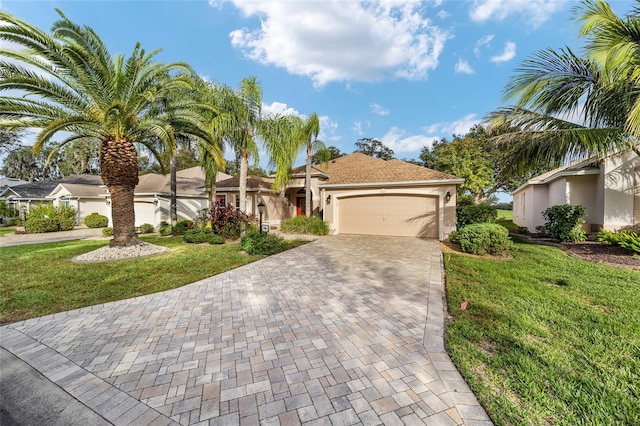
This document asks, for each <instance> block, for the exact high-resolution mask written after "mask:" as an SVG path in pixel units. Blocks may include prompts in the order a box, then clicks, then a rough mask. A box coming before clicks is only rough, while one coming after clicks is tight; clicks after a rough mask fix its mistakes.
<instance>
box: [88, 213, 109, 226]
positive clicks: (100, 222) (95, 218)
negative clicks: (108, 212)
mask: <svg viewBox="0 0 640 426" xmlns="http://www.w3.org/2000/svg"><path fill="white" fill-rule="evenodd" d="M84 224H85V225H87V227H88V228H104V227H106V226H107V225H108V224H109V218H108V217H106V216H103V215H101V214H98V213H91V214H90V215H89V216H87V217H85V218H84Z"/></svg>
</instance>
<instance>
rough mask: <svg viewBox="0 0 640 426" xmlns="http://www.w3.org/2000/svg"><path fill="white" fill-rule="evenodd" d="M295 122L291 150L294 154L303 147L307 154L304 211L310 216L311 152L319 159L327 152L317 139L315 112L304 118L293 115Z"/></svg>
mask: <svg viewBox="0 0 640 426" xmlns="http://www.w3.org/2000/svg"><path fill="white" fill-rule="evenodd" d="M296 119H297V120H296ZM293 120H295V121H296V122H297V123H296V133H295V135H296V136H295V138H294V139H293V143H294V144H295V145H294V147H293V152H295V153H296V154H297V153H298V152H299V151H300V150H301V149H304V150H305V151H306V154H307V158H306V163H305V172H304V190H305V197H304V202H305V213H306V215H307V217H309V216H311V164H312V162H313V153H314V152H315V153H316V154H317V155H318V156H319V157H320V158H321V159H324V157H326V155H325V153H326V154H328V151H327V148H326V146H325V145H324V142H322V141H321V140H319V139H318V134H319V133H320V119H319V118H318V114H316V113H315V112H314V113H312V114H311V115H309V117H307V118H306V120H302V119H299V118H298V117H294V118H293Z"/></svg>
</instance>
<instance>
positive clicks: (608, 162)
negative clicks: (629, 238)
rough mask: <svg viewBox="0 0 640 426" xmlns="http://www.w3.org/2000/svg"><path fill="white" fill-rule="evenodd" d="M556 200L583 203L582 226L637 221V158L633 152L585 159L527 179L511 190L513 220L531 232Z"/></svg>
mask: <svg viewBox="0 0 640 426" xmlns="http://www.w3.org/2000/svg"><path fill="white" fill-rule="evenodd" d="M557 204H571V205H582V206H584V207H585V210H586V213H587V216H586V223H585V228H586V230H587V231H591V232H597V231H598V230H599V229H600V228H605V229H607V230H615V229H621V228H628V227H634V226H640V158H639V157H638V155H637V154H635V153H634V152H633V151H627V152H622V153H616V154H613V155H610V156H608V157H606V158H604V159H602V160H597V159H594V158H589V159H586V160H583V161H577V162H574V163H571V164H569V165H567V166H563V167H559V168H557V169H555V170H551V171H549V172H547V173H544V174H542V175H540V176H536V177H534V178H532V179H529V181H528V182H527V183H526V184H524V185H522V186H521V187H519V188H518V189H516V190H515V191H514V192H513V222H514V223H515V224H516V225H518V226H523V227H526V228H527V229H529V231H531V232H534V231H535V229H536V227H538V226H541V225H544V218H543V216H542V212H543V211H544V210H546V209H547V208H548V207H551V206H553V205H557Z"/></svg>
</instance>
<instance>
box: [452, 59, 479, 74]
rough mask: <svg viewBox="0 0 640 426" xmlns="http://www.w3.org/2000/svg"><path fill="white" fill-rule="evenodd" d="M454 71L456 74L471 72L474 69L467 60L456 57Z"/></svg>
mask: <svg viewBox="0 0 640 426" xmlns="http://www.w3.org/2000/svg"><path fill="white" fill-rule="evenodd" d="M456 72H457V73H458V74H473V73H474V72H475V71H474V70H473V68H471V65H469V62H467V61H466V60H464V59H458V62H457V63H456Z"/></svg>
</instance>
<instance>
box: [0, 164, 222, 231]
mask: <svg viewBox="0 0 640 426" xmlns="http://www.w3.org/2000/svg"><path fill="white" fill-rule="evenodd" d="M176 177H177V185H176V190H177V213H178V220H181V219H187V220H193V219H194V218H195V217H196V215H197V214H198V212H199V211H200V210H201V209H205V208H208V206H209V199H208V193H207V192H206V190H205V189H204V188H203V186H204V182H205V176H204V172H203V171H202V169H201V168H200V167H199V166H197V167H192V168H189V169H185V170H180V171H178V172H177V173H176ZM229 177H230V176H229V175H227V174H225V173H218V177H217V178H218V179H227V178H229ZM0 199H6V200H7V202H8V203H9V205H13V206H14V207H15V208H17V209H18V210H24V211H25V212H26V211H28V209H29V207H30V206H31V205H34V204H41V203H53V205H54V206H60V205H66V206H71V207H73V208H75V209H76V211H77V212H78V216H77V218H78V224H81V223H83V222H84V219H85V218H86V217H87V216H88V215H89V214H91V213H98V214H101V215H104V216H107V217H108V218H109V224H110V225H111V224H112V221H111V197H110V196H109V192H108V190H107V187H106V186H105V185H103V184H102V179H101V178H100V176H96V175H78V176H70V177H68V178H63V179H58V180H49V181H39V182H31V183H27V184H23V185H20V186H15V187H11V188H9V187H8V188H5V189H4V190H2V192H0ZM170 201H171V178H170V176H169V175H160V174H154V173H150V174H146V175H142V176H140V178H139V183H138V185H137V186H136V189H135V191H134V208H135V215H136V221H135V225H136V226H140V225H142V224H143V223H150V224H152V225H154V226H155V227H158V226H159V225H160V222H162V221H167V222H170V219H171V217H170V210H169V209H170V208H169V205H170Z"/></svg>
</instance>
